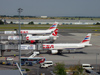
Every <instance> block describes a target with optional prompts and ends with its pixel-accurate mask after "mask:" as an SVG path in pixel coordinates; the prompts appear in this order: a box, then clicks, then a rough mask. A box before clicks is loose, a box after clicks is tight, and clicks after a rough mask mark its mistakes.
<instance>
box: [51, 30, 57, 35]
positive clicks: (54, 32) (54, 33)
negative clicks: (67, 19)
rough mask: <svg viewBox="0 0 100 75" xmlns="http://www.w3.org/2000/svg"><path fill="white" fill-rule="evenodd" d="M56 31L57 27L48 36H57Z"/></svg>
mask: <svg viewBox="0 0 100 75" xmlns="http://www.w3.org/2000/svg"><path fill="white" fill-rule="evenodd" d="M57 33H58V29H55V30H54V31H53V33H52V34H51V35H50V36H57Z"/></svg>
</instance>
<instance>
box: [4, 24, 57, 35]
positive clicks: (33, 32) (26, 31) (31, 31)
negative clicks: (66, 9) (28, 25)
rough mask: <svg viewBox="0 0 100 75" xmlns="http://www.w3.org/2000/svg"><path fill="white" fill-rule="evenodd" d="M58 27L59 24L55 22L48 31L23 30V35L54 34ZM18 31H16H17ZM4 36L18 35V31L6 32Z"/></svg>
mask: <svg viewBox="0 0 100 75" xmlns="http://www.w3.org/2000/svg"><path fill="white" fill-rule="evenodd" d="M57 25H58V22H55V23H54V24H53V25H52V26H51V27H50V28H49V29H47V30H21V31H20V33H21V34H49V33H52V32H53V31H54V30H55V29H56V27H57ZM15 30H16V29H15ZM4 34H17V32H16V31H4Z"/></svg>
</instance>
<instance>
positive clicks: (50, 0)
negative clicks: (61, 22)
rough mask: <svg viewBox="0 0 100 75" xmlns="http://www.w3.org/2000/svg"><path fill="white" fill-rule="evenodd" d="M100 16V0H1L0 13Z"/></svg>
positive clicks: (11, 14)
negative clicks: (19, 10)
mask: <svg viewBox="0 0 100 75" xmlns="http://www.w3.org/2000/svg"><path fill="white" fill-rule="evenodd" d="M18 8H22V9H23V12H22V13H21V15H24V16H29V15H30V16H100V0H0V15H10V16H13V15H18V12H17V9H18Z"/></svg>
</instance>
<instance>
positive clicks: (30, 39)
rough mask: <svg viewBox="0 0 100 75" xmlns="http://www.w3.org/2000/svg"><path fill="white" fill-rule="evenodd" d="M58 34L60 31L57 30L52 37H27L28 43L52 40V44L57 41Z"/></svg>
mask: <svg viewBox="0 0 100 75" xmlns="http://www.w3.org/2000/svg"><path fill="white" fill-rule="evenodd" d="M57 33H58V29H55V30H54V32H53V33H51V35H49V36H32V35H27V36H26V39H27V41H30V42H31V43H34V42H38V41H40V40H42V41H44V40H46V41H47V40H51V41H52V42H53V41H55V40H56V39H57V37H58V36H57Z"/></svg>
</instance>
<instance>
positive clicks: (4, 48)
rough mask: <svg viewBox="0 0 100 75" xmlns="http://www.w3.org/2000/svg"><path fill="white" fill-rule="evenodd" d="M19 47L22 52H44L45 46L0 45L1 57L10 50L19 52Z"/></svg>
mask: <svg viewBox="0 0 100 75" xmlns="http://www.w3.org/2000/svg"><path fill="white" fill-rule="evenodd" d="M19 47H20V49H21V50H28V51H29V50H31V51H33V50H43V44H41V43H40V44H36V45H35V44H21V46H19V44H0V50H1V51H0V52H1V56H3V55H4V51H9V50H19Z"/></svg>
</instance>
